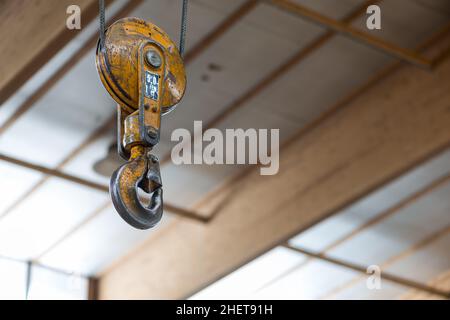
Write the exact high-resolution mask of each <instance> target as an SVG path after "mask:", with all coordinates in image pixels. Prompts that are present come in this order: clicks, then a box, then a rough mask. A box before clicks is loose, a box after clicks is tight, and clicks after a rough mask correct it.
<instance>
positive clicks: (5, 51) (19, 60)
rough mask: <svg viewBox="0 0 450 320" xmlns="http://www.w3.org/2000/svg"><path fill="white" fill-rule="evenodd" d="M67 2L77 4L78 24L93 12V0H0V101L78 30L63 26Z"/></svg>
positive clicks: (75, 34)
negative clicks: (79, 14)
mask: <svg viewBox="0 0 450 320" xmlns="http://www.w3.org/2000/svg"><path fill="white" fill-rule="evenodd" d="M111 2H112V0H110V1H107V3H106V4H108V5H109V4H110V3H111ZM70 5H78V6H79V7H80V9H81V23H82V28H83V27H84V26H86V25H87V24H88V23H89V22H91V21H92V20H93V19H94V18H95V17H96V16H97V12H98V1H97V0H47V1H37V0H31V1H30V0H4V1H2V2H1V4H0V39H2V48H1V49H0V57H1V61H2V64H1V65H0V74H1V75H2V76H1V78H0V105H1V104H3V103H4V102H5V101H6V100H7V99H8V98H9V97H11V96H12V95H13V94H14V93H15V92H16V91H17V90H18V89H19V88H20V87H21V86H22V85H24V84H25V82H26V81H27V80H29V79H30V78H31V77H32V76H33V75H34V74H35V73H36V72H37V71H38V70H39V69H40V68H41V67H43V66H44V65H45V64H46V63H47V62H48V61H49V60H50V59H51V58H52V57H53V56H55V54H56V53H58V51H59V50H61V49H62V48H63V47H64V46H65V45H66V44H67V43H68V42H69V41H70V40H72V39H73V38H74V37H75V36H77V35H78V34H79V30H69V29H68V28H67V27H66V20H67V18H68V14H67V13H66V10H67V7H68V6H70Z"/></svg>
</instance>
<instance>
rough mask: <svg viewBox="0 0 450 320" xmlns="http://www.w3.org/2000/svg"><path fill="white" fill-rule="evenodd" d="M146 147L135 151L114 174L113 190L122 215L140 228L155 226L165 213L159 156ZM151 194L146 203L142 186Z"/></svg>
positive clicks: (111, 190) (138, 147) (140, 147)
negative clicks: (141, 193)
mask: <svg viewBox="0 0 450 320" xmlns="http://www.w3.org/2000/svg"><path fill="white" fill-rule="evenodd" d="M146 149H148V148H144V147H142V146H136V147H134V148H133V149H132V150H131V158H130V161H128V162H127V163H125V164H123V165H122V166H121V167H119V168H118V169H117V170H116V171H115V172H114V173H113V175H112V176H111V182H110V193H111V198H112V202H113V204H114V207H115V208H116V210H117V212H118V213H119V215H120V216H121V217H122V218H123V219H124V220H125V221H126V222H128V223H129V224H130V225H132V226H133V227H135V228H138V229H149V228H152V227H153V226H155V225H156V224H157V223H158V222H159V221H160V220H161V218H162V214H163V190H162V182H161V174H160V170H159V162H158V158H157V157H156V156H154V155H152V154H150V153H149V152H148V151H147V150H146ZM139 188H140V189H142V190H143V191H145V192H146V193H148V194H150V195H151V196H150V202H149V204H148V205H147V206H144V205H143V204H142V202H141V200H140V197H139V193H138V189H139Z"/></svg>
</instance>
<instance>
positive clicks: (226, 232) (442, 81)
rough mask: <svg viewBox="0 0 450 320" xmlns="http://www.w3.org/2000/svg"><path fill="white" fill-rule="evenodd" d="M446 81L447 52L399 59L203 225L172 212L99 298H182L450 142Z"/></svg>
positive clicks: (106, 277) (108, 276) (449, 70)
mask: <svg viewBox="0 0 450 320" xmlns="http://www.w3.org/2000/svg"><path fill="white" fill-rule="evenodd" d="M449 82H450V61H448V60H446V61H444V62H443V63H442V64H440V65H439V66H438V67H437V68H436V69H435V70H434V72H433V73H429V72H424V71H423V70H421V69H418V68H415V67H412V66H407V65H403V66H402V67H400V68H396V69H395V71H394V72H393V73H391V74H389V75H388V76H386V77H385V78H384V81H382V82H379V83H377V84H375V85H373V86H372V87H371V88H369V89H368V90H367V91H366V92H365V93H364V94H362V95H359V96H358V97H356V98H355V99H354V100H353V101H351V102H350V103H349V104H347V105H346V106H345V107H344V108H341V109H340V110H339V111H338V112H336V113H334V114H333V115H332V116H330V117H328V118H327V119H325V120H324V121H322V123H321V124H320V125H319V126H318V127H316V128H314V129H313V130H311V131H310V132H307V133H306V134H305V135H303V136H302V139H298V140H295V141H292V142H291V144H290V145H289V147H288V148H286V149H284V151H283V152H282V153H281V157H280V161H281V163H280V171H279V173H278V174H277V175H275V176H260V175H259V171H258V170H254V171H253V172H252V173H251V174H249V176H248V177H247V178H246V179H245V180H244V181H241V182H240V183H239V184H238V185H235V186H234V190H239V192H235V194H234V197H233V198H231V199H230V200H229V201H228V202H227V203H226V204H225V205H224V206H223V207H222V209H221V210H220V214H218V215H217V216H216V217H215V218H214V219H213V220H212V221H211V222H210V223H208V225H201V224H194V223H190V222H188V221H178V222H176V224H175V225H172V227H171V229H170V230H167V232H165V233H164V234H162V235H161V236H160V237H158V239H152V240H151V241H148V242H146V243H145V244H144V245H142V246H141V247H139V248H138V249H137V250H136V251H134V252H133V254H131V255H129V256H128V257H127V260H126V261H121V262H120V263H119V264H116V265H115V266H114V268H112V269H109V270H106V272H105V273H104V274H103V275H102V277H101V279H100V297H101V298H103V299H113V298H120V299H126V298H146V299H151V298H159V299H161V298H169V299H170V298H184V297H187V296H189V295H191V294H192V293H194V292H196V291H198V290H199V289H201V288H204V287H205V286H207V285H209V284H211V283H212V282H214V281H216V280H217V279H219V278H221V277H222V276H224V275H226V274H229V273H230V272H231V271H233V270H235V269H236V268H238V267H240V266H242V265H244V264H245V263H247V262H249V261H251V260H253V259H254V258H255V257H257V256H259V255H261V254H262V253H264V252H267V251H268V250H270V249H272V248H274V247H276V246H277V245H278V244H280V243H284V242H286V241H288V240H289V239H290V238H292V237H293V236H295V235H297V234H298V233H300V232H301V231H303V230H305V229H307V228H308V227H310V226H312V225H314V224H316V223H318V222H320V221H322V220H323V219H325V218H327V217H329V216H331V215H332V214H334V213H336V212H338V211H339V210H342V209H343V208H345V207H347V206H348V205H350V204H351V203H353V202H355V201H357V200H359V199H361V198H362V197H364V196H366V195H368V194H370V193H371V192H373V191H374V190H377V189H379V188H380V187H381V186H383V185H384V184H386V183H387V182H389V181H392V180H393V179H395V178H397V177H399V176H400V175H402V174H404V173H405V172H407V171H409V170H411V169H412V168H414V167H416V166H417V165H418V164H421V163H423V162H424V161H426V160H428V159H430V158H431V157H433V156H435V155H436V154H437V153H439V152H441V151H442V150H445V149H447V148H448V147H449V146H450V131H449V130H448V123H450V112H449V110H448V101H449V100H450V91H449V90H448V88H447V84H448V83H449ZM155 256H157V257H158V259H154V257H155ZM148 270H152V272H151V274H149V273H148ZM160 279H165V281H160Z"/></svg>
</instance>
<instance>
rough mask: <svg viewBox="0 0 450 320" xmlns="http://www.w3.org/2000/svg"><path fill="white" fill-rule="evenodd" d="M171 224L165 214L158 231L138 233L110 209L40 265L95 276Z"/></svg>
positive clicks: (84, 227) (157, 227)
mask: <svg viewBox="0 0 450 320" xmlns="http://www.w3.org/2000/svg"><path fill="white" fill-rule="evenodd" d="M170 220H171V217H170V214H169V215H168V214H165V215H164V217H163V220H162V222H161V223H160V224H159V225H158V226H156V227H155V228H153V229H151V230H137V229H134V228H132V227H131V226H129V225H128V224H127V223H126V222H125V221H124V220H122V218H121V217H120V216H119V215H118V213H117V212H115V210H114V209H113V208H112V207H109V208H107V209H105V210H104V211H102V212H101V213H100V214H98V215H97V216H95V217H94V218H93V219H92V220H91V221H90V222H89V223H87V224H85V225H84V226H82V227H81V228H80V229H78V230H77V231H76V232H75V233H73V234H71V235H70V236H69V237H68V238H66V239H65V240H64V241H63V242H61V243H60V244H59V245H58V246H56V247H55V248H54V249H53V250H51V251H50V252H48V253H47V254H45V255H44V256H43V257H41V258H40V260H39V261H40V262H41V263H43V264H45V265H48V266H52V267H54V268H58V269H62V270H67V271H70V272H78V273H82V274H86V275H95V274H97V273H99V272H101V271H102V270H104V269H105V268H106V267H108V266H109V265H110V264H111V263H113V262H114V261H115V260H117V259H118V258H119V257H120V256H122V255H124V254H125V253H127V252H128V251H129V250H130V248H132V247H135V246H137V245H138V244H139V243H141V242H142V241H144V240H146V239H148V238H149V237H154V236H157V234H158V230H163V229H164V228H165V227H166V226H167V224H168V223H169V222H170Z"/></svg>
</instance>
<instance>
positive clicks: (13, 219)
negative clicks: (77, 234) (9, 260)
mask: <svg viewBox="0 0 450 320" xmlns="http://www.w3.org/2000/svg"><path fill="white" fill-rule="evenodd" d="M107 200H109V199H108V197H107V195H106V194H105V193H103V192H100V191H95V190H92V189H88V188H85V187H82V186H80V185H77V184H74V183H71V182H67V181H63V180H60V179H57V178H52V179H50V180H49V181H48V182H46V183H45V185H44V186H42V187H41V188H40V189H39V190H38V191H36V192H35V193H33V194H32V195H31V196H30V197H28V198H27V199H26V201H24V202H22V203H21V204H20V205H19V206H18V207H16V209H15V210H14V211H12V212H11V213H10V214H8V215H7V216H6V217H4V218H3V219H2V220H1V221H0V255H5V256H9V257H16V258H20V259H29V258H33V257H35V256H38V255H39V254H40V253H41V252H43V251H45V250H46V249H47V248H49V247H50V246H51V245H53V244H54V242H56V241H57V240H58V239H59V238H61V237H62V236H63V235H64V234H66V233H67V232H68V231H69V230H70V229H72V228H73V227H74V226H75V225H77V224H78V223H79V222H81V221H82V220H83V219H84V218H86V217H87V216H88V215H89V214H91V213H92V211H93V210H94V208H96V207H98V206H100V204H103V203H105V202H106V201H107Z"/></svg>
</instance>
